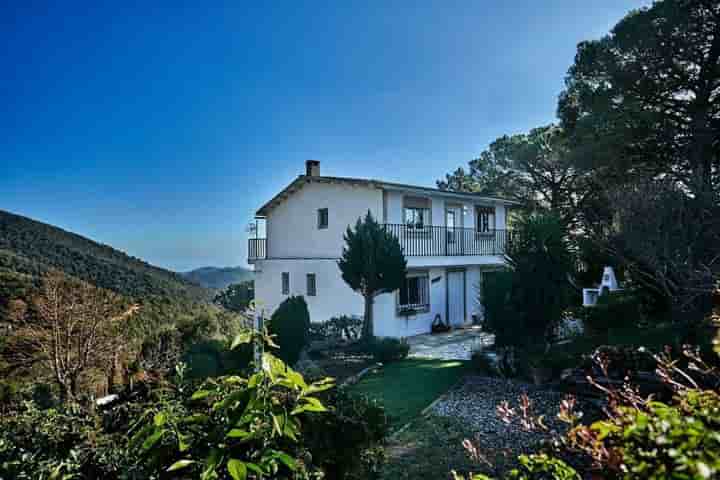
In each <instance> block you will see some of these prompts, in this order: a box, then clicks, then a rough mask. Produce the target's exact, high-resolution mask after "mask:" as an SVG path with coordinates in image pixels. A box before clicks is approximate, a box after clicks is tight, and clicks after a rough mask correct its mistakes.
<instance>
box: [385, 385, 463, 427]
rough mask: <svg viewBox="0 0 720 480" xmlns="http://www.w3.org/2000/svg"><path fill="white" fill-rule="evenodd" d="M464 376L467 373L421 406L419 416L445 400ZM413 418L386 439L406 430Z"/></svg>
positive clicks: (425, 415) (424, 414)
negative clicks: (426, 404) (424, 405)
mask: <svg viewBox="0 0 720 480" xmlns="http://www.w3.org/2000/svg"><path fill="white" fill-rule="evenodd" d="M466 376H467V375H463V376H462V378H460V380H458V381H457V382H455V383H454V384H453V385H452V386H451V387H450V388H448V389H447V391H446V392H445V393H443V394H442V395H440V396H439V397H437V398H436V399H435V400H433V401H432V402H430V404H429V405H428V406H427V407H425V408H423V409H422V410H421V411H420V416H421V417H427V415H428V412H429V411H430V409H431V408H432V407H434V406H435V405H437V404H438V403H440V402H441V401H442V400H445V398H447V396H448V395H449V394H450V392H452V391H453V390H455V388H457V387H459V386H460V385H461V384H462V383H463V382H464V381H465V377H466ZM415 420H417V418H413V419H412V420H410V421H409V422H408V423H406V424H405V425H403V426H402V427H400V428H399V429H398V430H397V431H395V432H393V433H392V434H391V435H390V436H389V437H388V440H393V439H394V438H395V437H397V436H398V435H400V434H401V433H402V432H404V431H405V430H407V429H408V427H409V426H410V425H411V424H412V423H413V422H414V421H415Z"/></svg>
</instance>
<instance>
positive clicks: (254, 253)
mask: <svg viewBox="0 0 720 480" xmlns="http://www.w3.org/2000/svg"><path fill="white" fill-rule="evenodd" d="M265 258H267V238H249V239H248V263H252V262H255V261H257V260H263V259H265Z"/></svg>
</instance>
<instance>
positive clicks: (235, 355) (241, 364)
mask: <svg viewBox="0 0 720 480" xmlns="http://www.w3.org/2000/svg"><path fill="white" fill-rule="evenodd" d="M252 359H253V353H252V346H250V345H240V346H239V347H238V348H236V349H230V348H229V345H228V344H227V342H223V341H220V340H208V341H204V342H198V343H195V344H193V345H191V346H190V347H188V349H187V351H186V352H185V354H184V355H183V357H182V361H183V362H185V363H186V364H187V366H188V370H189V371H188V376H189V377H190V378H194V379H204V378H208V377H216V376H218V375H228V374H231V373H240V372H242V371H243V370H244V369H246V368H247V367H248V366H249V365H250V362H251V361H252Z"/></svg>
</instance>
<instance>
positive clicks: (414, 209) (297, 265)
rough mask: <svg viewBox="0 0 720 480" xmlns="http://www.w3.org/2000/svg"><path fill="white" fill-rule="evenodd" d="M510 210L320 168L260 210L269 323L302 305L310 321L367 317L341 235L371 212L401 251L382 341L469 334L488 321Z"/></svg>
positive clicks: (493, 201) (260, 280) (491, 201)
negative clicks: (488, 281) (490, 279)
mask: <svg viewBox="0 0 720 480" xmlns="http://www.w3.org/2000/svg"><path fill="white" fill-rule="evenodd" d="M512 205H513V202H511V201H508V200H503V199H499V198H490V197H484V196H480V195H475V194H468V193H457V192H448V191H443V190H439V189H434V188H427V187H417V186H412V185H402V184H397V183H390V182H383V181H379V180H368V179H357V178H345V177H327V176H322V175H321V174H320V162H318V161H316V160H308V161H307V162H306V172H305V174H304V175H300V176H299V177H298V178H296V179H295V180H294V181H293V182H291V183H290V185H288V186H287V187H286V188H285V189H284V190H283V191H281V192H280V193H279V194H277V195H276V196H275V197H274V198H272V199H271V200H270V201H269V202H267V203H266V204H265V205H263V206H262V207H261V208H260V209H259V210H258V211H257V214H256V220H255V221H256V224H255V225H256V228H255V229H254V233H253V234H252V235H251V238H250V239H249V241H248V262H249V263H251V264H254V266H255V297H256V301H257V304H258V307H259V308H262V309H263V310H265V312H266V314H268V315H269V314H271V313H272V311H274V310H275V308H277V306H278V305H279V304H280V303H281V302H282V301H283V300H284V299H286V298H287V297H288V296H290V295H302V296H304V297H305V300H306V301H307V304H308V308H309V311H310V318H311V320H312V321H324V320H327V319H329V318H331V317H333V316H338V315H362V313H363V298H362V296H361V295H360V294H358V293H356V292H354V291H353V290H351V289H350V287H348V286H347V284H346V283H345V282H344V281H343V279H342V277H341V273H340V269H339V267H338V265H337V262H338V260H339V258H340V256H341V254H342V249H343V246H344V240H343V234H344V233H345V231H346V229H347V227H348V226H352V225H354V224H355V222H356V221H357V219H358V218H359V217H362V216H364V215H365V214H366V213H367V212H368V211H369V212H370V213H371V214H372V215H373V217H374V218H375V219H376V220H377V221H378V222H380V223H381V224H383V225H384V226H385V228H386V229H387V230H388V231H389V232H391V233H392V234H393V235H395V236H396V237H397V238H398V240H399V241H400V245H401V246H402V248H403V252H404V254H405V257H406V259H407V265H408V274H407V279H406V281H405V284H404V285H403V288H401V289H400V290H399V291H396V292H393V293H388V294H383V295H380V296H378V297H376V299H375V305H374V319H375V325H374V327H375V334H376V335H378V336H387V337H407V336H411V335H417V334H420V333H427V332H429V331H430V328H431V325H432V323H433V321H438V320H439V321H442V322H443V323H449V324H450V325H452V326H455V327H459V326H466V325H470V324H472V323H473V322H477V321H479V320H481V319H482V307H481V305H480V301H479V299H480V295H481V292H482V284H483V277H485V276H486V275H488V274H490V273H491V272H493V271H497V270H498V269H501V268H502V267H503V265H504V255H503V252H504V248H505V245H506V242H507V239H508V234H507V230H506V217H507V215H506V213H507V209H508V207H510V206H512Z"/></svg>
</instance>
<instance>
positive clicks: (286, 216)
mask: <svg viewBox="0 0 720 480" xmlns="http://www.w3.org/2000/svg"><path fill="white" fill-rule="evenodd" d="M320 208H327V209H328V228H326V229H318V227H317V211H318V209H320ZM368 210H370V212H371V213H372V214H373V216H374V217H375V218H376V219H380V218H382V211H383V210H382V191H381V190H378V189H374V188H370V187H366V186H350V185H345V184H329V183H308V184H306V185H304V186H303V187H302V188H301V189H300V190H298V191H297V192H295V193H294V194H293V195H292V196H291V197H290V198H288V199H287V200H285V201H284V202H282V203H280V204H279V205H278V206H277V207H275V208H274V209H273V210H272V211H271V212H270V214H269V215H268V217H267V221H266V228H267V252H268V257H269V258H337V257H339V256H340V254H341V252H342V247H343V234H344V233H345V230H346V229H347V227H348V225H351V224H355V222H356V221H357V219H358V217H360V216H364V215H365V214H366V213H367V212H368Z"/></svg>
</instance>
